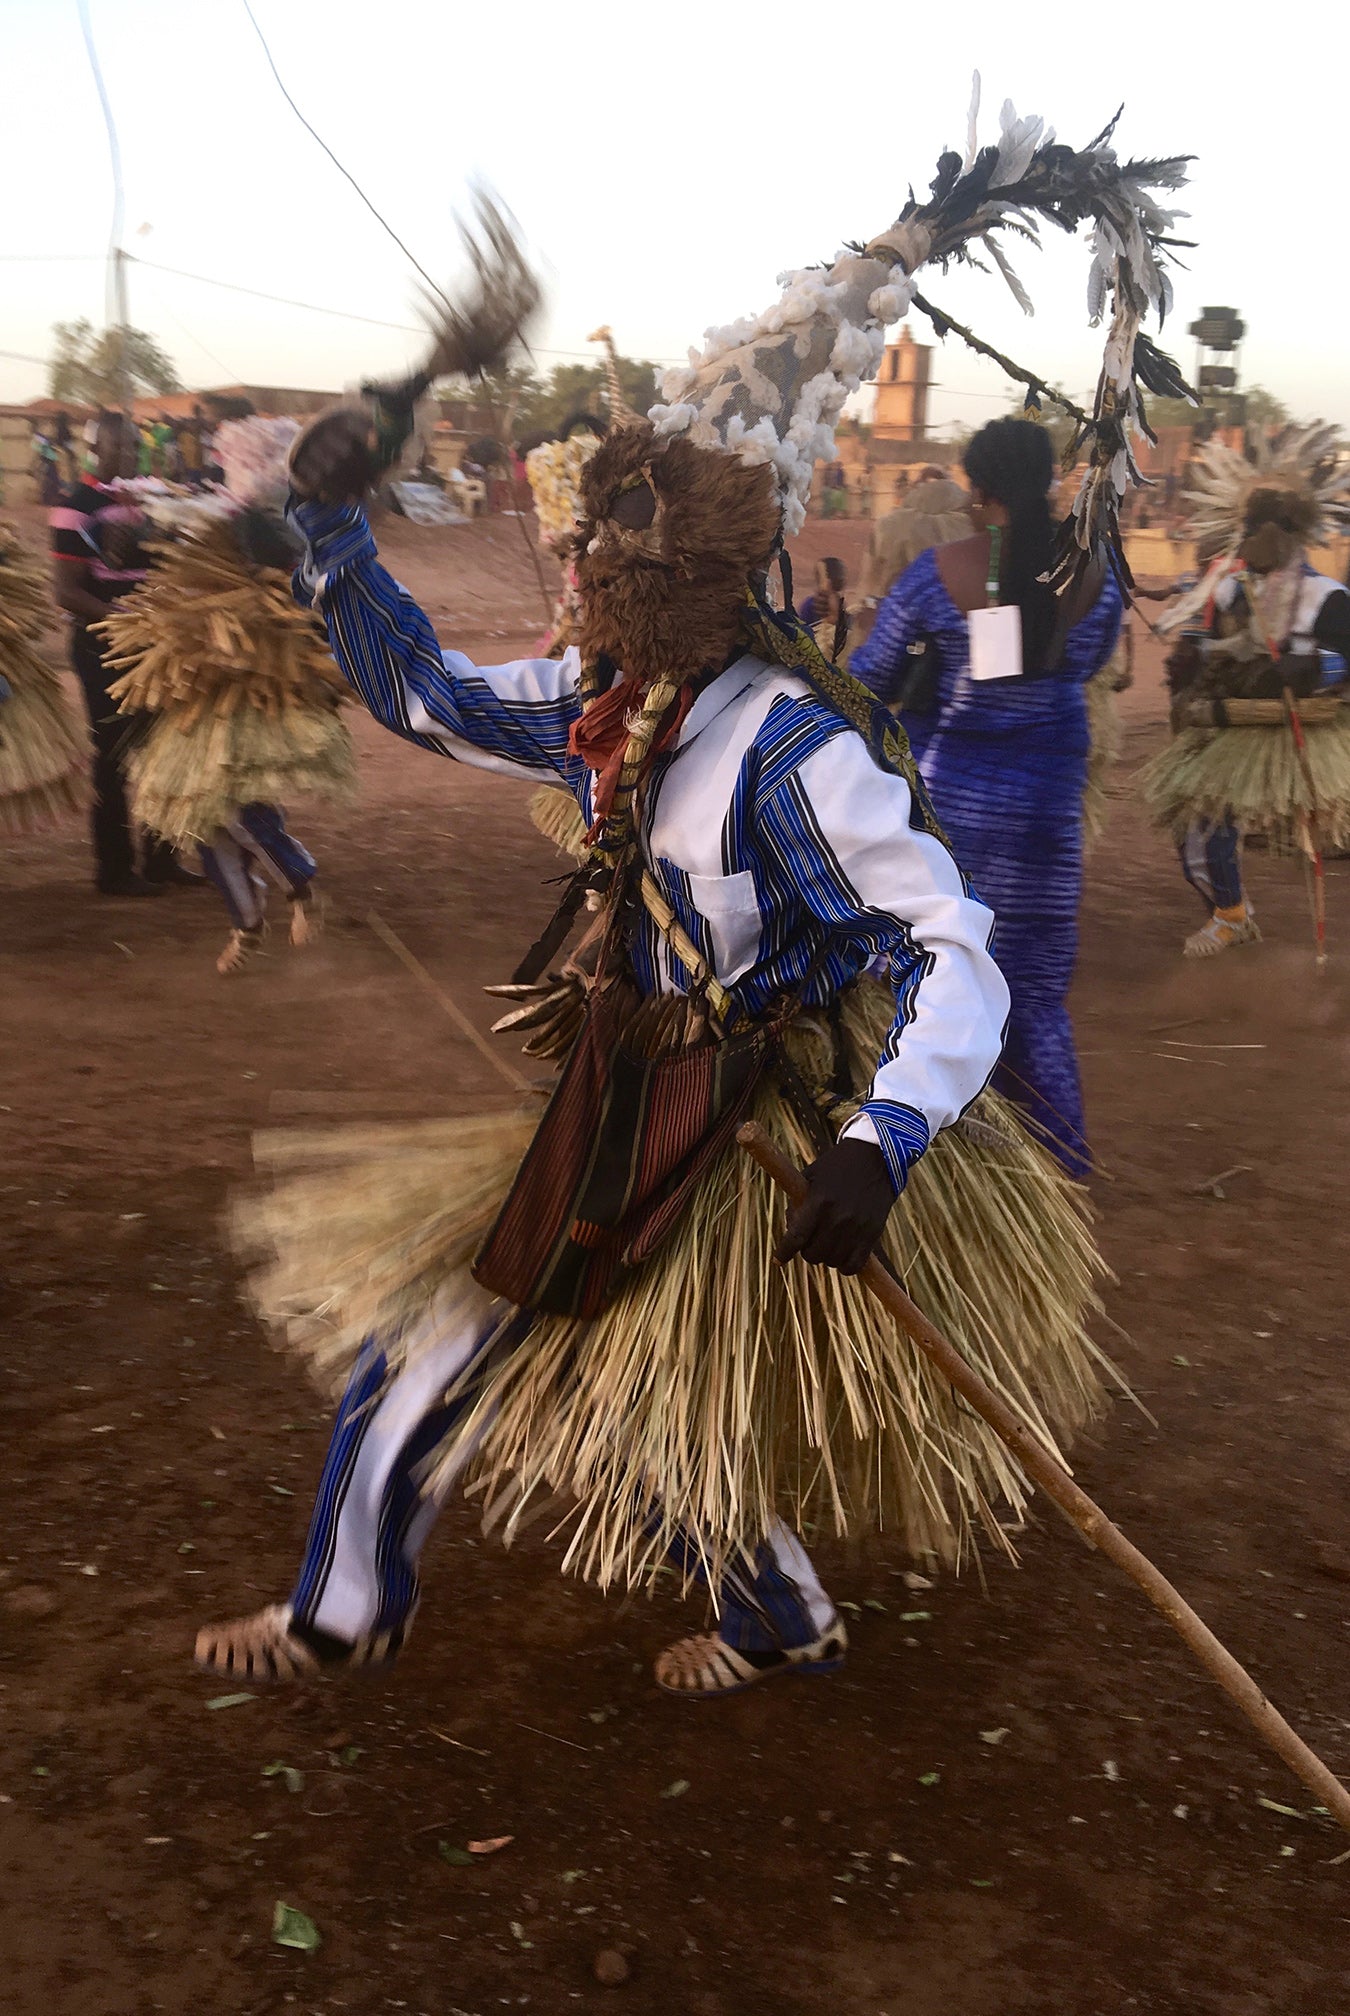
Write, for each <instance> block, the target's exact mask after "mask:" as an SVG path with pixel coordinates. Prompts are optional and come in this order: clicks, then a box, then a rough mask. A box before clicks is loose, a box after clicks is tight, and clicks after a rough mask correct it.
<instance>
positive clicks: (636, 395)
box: [438, 357, 658, 441]
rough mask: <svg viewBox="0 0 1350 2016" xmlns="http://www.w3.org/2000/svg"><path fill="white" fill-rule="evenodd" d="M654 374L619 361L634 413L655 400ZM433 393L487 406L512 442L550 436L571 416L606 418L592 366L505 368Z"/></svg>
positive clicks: (601, 375) (600, 370) (600, 381)
mask: <svg viewBox="0 0 1350 2016" xmlns="http://www.w3.org/2000/svg"><path fill="white" fill-rule="evenodd" d="M657 369H658V367H657V366H656V365H655V364H649V363H646V362H644V361H643V360H642V359H640V358H634V357H620V359H619V383H620V385H621V386H622V387H623V394H624V397H625V399H626V400H627V401H628V404H629V405H630V406H631V407H632V408H633V410H634V411H635V412H637V413H645V412H646V411H647V408H648V407H649V406H651V405H652V404H653V403H654V401H655V399H656V373H657ZM438 389H440V390H441V391H442V392H443V393H445V394H446V395H447V396H449V397H452V398H456V397H458V398H464V399H467V400H470V401H471V402H472V403H473V404H475V405H476V406H478V407H479V408H480V410H483V409H487V408H489V406H490V409H491V412H492V414H493V416H494V423H495V429H496V431H498V432H500V433H501V434H503V435H504V436H505V438H506V439H508V440H512V441H520V440H523V439H524V438H525V437H526V436H527V435H532V434H533V435H538V434H556V433H557V432H558V431H559V430H560V429H561V427H562V426H563V423H564V422H565V421H567V420H568V419H570V418H571V416H572V414H574V413H582V412H586V413H595V414H600V415H606V416H607V415H608V413H609V400H608V397H607V396H606V377H605V367H604V365H603V364H598V363H597V364H555V365H554V366H553V369H552V370H551V371H549V372H547V373H541V372H537V371H535V370H533V369H531V368H529V367H526V366H522V365H518V364H508V365H505V366H503V367H502V368H500V369H499V370H496V371H493V372H490V373H488V374H487V375H486V377H485V378H484V379H483V380H482V381H481V382H475V383H473V384H469V383H467V382H460V383H459V384H457V385H454V386H443V387H440V388H438Z"/></svg>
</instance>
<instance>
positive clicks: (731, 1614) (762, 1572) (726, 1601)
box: [671, 1519, 835, 1652]
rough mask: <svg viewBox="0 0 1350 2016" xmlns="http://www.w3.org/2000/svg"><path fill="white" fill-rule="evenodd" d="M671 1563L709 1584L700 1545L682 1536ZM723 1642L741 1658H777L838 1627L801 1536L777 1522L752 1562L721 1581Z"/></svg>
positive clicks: (744, 1559) (743, 1561) (746, 1558)
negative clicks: (775, 1653) (767, 1655)
mask: <svg viewBox="0 0 1350 2016" xmlns="http://www.w3.org/2000/svg"><path fill="white" fill-rule="evenodd" d="M671 1558H672V1560H673V1561H674V1562H675V1564H676V1566H677V1567H678V1568H679V1569H680V1570H681V1572H682V1573H684V1574H687V1575H690V1576H692V1577H693V1578H694V1579H695V1580H696V1581H702V1582H705V1583H706V1576H705V1574H704V1570H703V1566H702V1561H701V1557H700V1553H699V1548H698V1544H697V1542H696V1541H695V1540H694V1539H693V1537H692V1536H691V1535H684V1534H681V1535H679V1536H677V1538H676V1540H675V1542H674V1543H673V1545H672V1547H671ZM717 1608H718V1636H719V1637H720V1638H721V1639H722V1642H723V1643H724V1644H726V1645H730V1646H732V1647H733V1648H734V1649H735V1650H736V1651H737V1652H772V1651H776V1650H779V1649H782V1650H788V1649H790V1648H791V1647H793V1646H796V1645H810V1644H813V1643H814V1641H815V1640H816V1639H817V1638H819V1637H821V1636H823V1634H824V1633H825V1632H826V1631H827V1630H828V1629H829V1627H830V1625H831V1624H832V1623H833V1622H834V1618H835V1608H834V1605H833V1603H832V1602H831V1601H830V1599H829V1597H828V1596H827V1595H826V1593H825V1591H824V1589H823V1588H822V1586H821V1582H820V1577H819V1576H818V1575H817V1574H816V1571H815V1569H814V1567H813V1566H812V1564H811V1557H810V1555H809V1554H808V1553H807V1551H806V1549H805V1548H804V1547H803V1545H802V1543H801V1541H800V1540H799V1539H798V1538H797V1535H796V1534H795V1533H793V1532H792V1531H790V1529H789V1528H788V1527H786V1526H785V1525H784V1524H783V1522H782V1520H781V1519H775V1520H774V1522H773V1524H772V1525H771V1526H770V1528H769V1531H768V1533H767V1534H766V1535H765V1537H764V1539H763V1540H762V1541H761V1542H760V1544H759V1546H758V1547H757V1548H756V1550H755V1553H754V1555H753V1557H752V1556H750V1555H749V1554H744V1555H742V1556H741V1558H740V1559H739V1561H736V1562H733V1563H732V1564H731V1565H730V1566H729V1567H728V1568H727V1569H726V1571H725V1572H724V1574H723V1576H722V1585H721V1588H720V1589H719V1590H718V1604H717Z"/></svg>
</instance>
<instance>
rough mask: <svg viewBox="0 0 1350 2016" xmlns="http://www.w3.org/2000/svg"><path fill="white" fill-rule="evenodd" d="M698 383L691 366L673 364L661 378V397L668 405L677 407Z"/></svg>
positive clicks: (695, 372)
mask: <svg viewBox="0 0 1350 2016" xmlns="http://www.w3.org/2000/svg"><path fill="white" fill-rule="evenodd" d="M697 383H698V373H697V371H695V370H694V368H693V366H692V365H691V364H674V365H672V366H671V368H670V370H669V371H666V372H663V373H662V376H661V397H662V398H663V399H664V400H665V401H666V402H667V404H668V405H671V406H678V405H679V403H680V401H681V400H682V399H683V398H684V396H685V394H686V393H687V392H692V391H693V389H694V387H695V385H697Z"/></svg>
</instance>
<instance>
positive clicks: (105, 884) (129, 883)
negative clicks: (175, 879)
mask: <svg viewBox="0 0 1350 2016" xmlns="http://www.w3.org/2000/svg"><path fill="white" fill-rule="evenodd" d="M94 886H95V888H96V889H97V890H98V893H99V895H100V896H162V895H163V894H164V885H163V883H162V882H147V881H146V879H145V877H144V876H143V875H135V874H127V875H114V876H112V877H110V878H109V879H108V880H106V881H99V882H96V883H95V885H94Z"/></svg>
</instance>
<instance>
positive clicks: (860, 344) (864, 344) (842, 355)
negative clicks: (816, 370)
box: [830, 322, 876, 392]
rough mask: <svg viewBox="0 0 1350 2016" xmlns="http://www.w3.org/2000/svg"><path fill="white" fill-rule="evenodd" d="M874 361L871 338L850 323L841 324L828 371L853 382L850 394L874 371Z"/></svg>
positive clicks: (874, 354)
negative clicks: (835, 372)
mask: <svg viewBox="0 0 1350 2016" xmlns="http://www.w3.org/2000/svg"><path fill="white" fill-rule="evenodd" d="M875 359H876V351H875V349H874V347H873V343H872V338H871V337H870V336H869V335H868V334H867V333H866V332H865V331H864V330H862V329H855V328H854V326H853V324H852V323H851V322H845V323H843V324H842V325H841V327H840V330H839V334H838V335H837V336H836V337H835V339H834V348H833V350H831V352H830V369H831V371H837V372H838V373H839V375H840V377H841V378H847V379H851V380H852V381H853V382H852V383H851V384H850V386H849V388H848V389H849V390H850V392H856V391H857V389H858V386H859V385H860V384H861V382H862V380H863V378H864V377H866V376H869V375H870V374H871V373H872V372H873V371H875V369H876V361H875Z"/></svg>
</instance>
